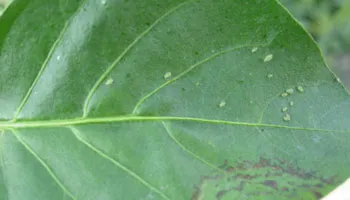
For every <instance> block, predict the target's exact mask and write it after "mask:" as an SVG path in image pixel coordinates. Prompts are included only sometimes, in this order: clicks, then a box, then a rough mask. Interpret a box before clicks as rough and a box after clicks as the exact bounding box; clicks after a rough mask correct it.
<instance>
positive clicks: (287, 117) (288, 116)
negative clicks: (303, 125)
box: [283, 113, 291, 122]
mask: <svg viewBox="0 0 350 200" xmlns="http://www.w3.org/2000/svg"><path fill="white" fill-rule="evenodd" d="M290 120H291V118H290V115H289V114H288V113H286V115H285V116H283V121H285V122H288V121H290Z"/></svg>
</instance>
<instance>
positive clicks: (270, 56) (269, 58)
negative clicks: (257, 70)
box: [264, 54, 273, 62]
mask: <svg viewBox="0 0 350 200" xmlns="http://www.w3.org/2000/svg"><path fill="white" fill-rule="evenodd" d="M272 58H273V55H272V54H269V55H267V56H266V57H265V58H264V62H269V61H271V60H272Z"/></svg>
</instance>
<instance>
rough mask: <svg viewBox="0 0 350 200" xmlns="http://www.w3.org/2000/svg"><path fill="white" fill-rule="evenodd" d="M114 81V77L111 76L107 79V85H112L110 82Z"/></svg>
mask: <svg viewBox="0 0 350 200" xmlns="http://www.w3.org/2000/svg"><path fill="white" fill-rule="evenodd" d="M112 83H113V79H112V78H109V79H108V80H107V81H106V83H105V85H110V84H112Z"/></svg>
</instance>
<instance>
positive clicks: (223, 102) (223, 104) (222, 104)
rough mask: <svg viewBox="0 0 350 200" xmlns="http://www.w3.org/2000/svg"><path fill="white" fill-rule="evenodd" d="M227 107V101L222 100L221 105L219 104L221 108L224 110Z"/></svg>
mask: <svg viewBox="0 0 350 200" xmlns="http://www.w3.org/2000/svg"><path fill="white" fill-rule="evenodd" d="M224 106H226V101H225V100H222V101H221V102H220V103H219V107H220V108H222V107H224Z"/></svg>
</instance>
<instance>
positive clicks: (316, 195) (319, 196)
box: [312, 191, 323, 199]
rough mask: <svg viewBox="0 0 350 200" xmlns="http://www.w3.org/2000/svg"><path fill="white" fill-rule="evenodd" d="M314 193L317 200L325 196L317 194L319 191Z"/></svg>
mask: <svg viewBox="0 0 350 200" xmlns="http://www.w3.org/2000/svg"><path fill="white" fill-rule="evenodd" d="M312 193H313V194H314V195H315V197H316V198H317V199H321V198H322V197H323V195H322V194H321V193H320V192H317V191H312Z"/></svg>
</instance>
